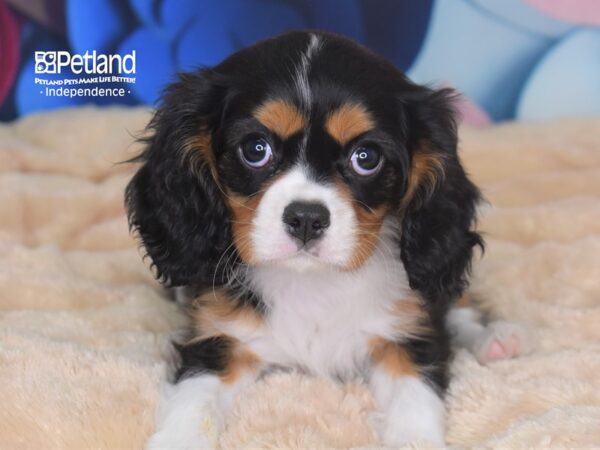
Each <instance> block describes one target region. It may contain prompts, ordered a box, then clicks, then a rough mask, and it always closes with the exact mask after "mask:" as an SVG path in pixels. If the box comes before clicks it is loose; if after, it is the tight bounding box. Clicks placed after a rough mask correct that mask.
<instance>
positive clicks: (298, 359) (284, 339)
mask: <svg viewBox="0 0 600 450" xmlns="http://www.w3.org/2000/svg"><path fill="white" fill-rule="evenodd" d="M248 279H249V281H250V282H251V283H252V285H253V287H254V288H255V289H256V290H257V291H258V293H259V294H260V296H261V297H262V299H263V301H264V302H265V303H266V305H267V306H268V309H269V312H268V315H267V321H266V324H265V326H264V327H263V328H261V330H257V331H256V332H255V333H251V334H248V335H245V336H243V337H242V336H239V337H240V338H241V339H242V340H243V341H245V343H246V344H247V345H248V346H249V347H250V348H251V349H252V350H253V351H254V352H256V353H257V354H258V355H259V357H260V358H261V359H262V360H263V361H265V362H268V363H270V364H280V365H285V366H298V367H301V368H303V369H305V370H308V371H310V372H312V373H315V374H319V375H329V376H340V377H342V378H349V377H352V376H354V375H356V373H357V371H359V370H360V369H361V366H362V363H363V362H364V361H365V357H366V355H367V350H368V341H369V339H370V338H372V337H375V336H381V337H384V338H389V339H397V338H398V337H399V334H401V331H400V333H399V328H398V316H397V314H396V315H394V314H393V313H392V310H393V308H394V306H395V305H397V304H398V302H399V301H402V299H403V298H406V297H407V294H408V293H409V291H410V290H409V288H408V282H407V279H406V274H405V272H404V267H403V265H402V263H401V262H400V261H399V260H398V259H397V258H395V257H394V255H392V254H391V253H390V252H389V249H386V251H383V250H382V249H379V250H378V251H377V252H376V253H375V254H374V255H373V256H372V257H371V258H370V259H369V260H368V261H367V262H366V263H365V264H364V265H363V266H362V268H361V269H360V270H358V271H354V272H339V271H333V270H323V271H321V272H316V271H310V272H304V273H299V272H297V271H294V270H291V269H286V268H276V267H269V268H259V269H253V271H252V273H251V274H249V276H248Z"/></svg>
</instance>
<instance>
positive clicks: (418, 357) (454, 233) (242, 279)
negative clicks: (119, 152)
mask: <svg viewBox="0 0 600 450" xmlns="http://www.w3.org/2000/svg"><path fill="white" fill-rule="evenodd" d="M452 99H453V93H452V92H451V91H450V90H448V89H442V90H433V89H430V88H428V87H423V86H419V85H416V84H414V83H412V82H411V81H410V80H408V79H407V78H406V77H405V76H404V75H403V74H402V73H401V72H400V71H398V70H397V69H396V68H395V67H394V66H393V65H392V64H391V63H389V62H387V61H386V60H384V59H382V58H381V57H379V56H377V55H375V54H373V53H371V52H370V51H368V50H367V49H365V48H363V47H361V46H359V45H357V44H356V43H354V42H352V41H350V40H347V39H345V38H342V37H339V36H336V35H332V34H328V33H322V32H303V31H298V32H291V33H288V34H285V35H282V36H279V37H275V38H273V39H268V40H265V41H262V42H260V43H258V44H256V45H254V46H252V47H249V48H246V49H243V50H241V51H239V52H237V53H235V54H234V55H232V56H230V57H229V58H227V59H226V60H225V61H223V62H222V63H220V64H219V65H217V66H216V67H213V68H209V69H202V70H198V71H196V72H192V73H186V74H182V75H180V76H179V79H178V81H176V82H175V83H174V84H172V85H171V86H169V87H168V88H167V89H166V91H165V93H164V95H163V98H162V101H161V103H160V105H159V107H158V109H157V111H156V113H155V115H154V117H153V119H152V121H151V123H150V125H149V129H150V130H151V135H150V136H149V137H147V138H146V148H145V150H144V151H143V153H142V154H141V155H140V156H139V157H138V158H136V159H135V160H136V161H139V162H141V163H142V165H141V167H140V168H139V170H138V172H137V173H136V175H135V176H134V178H133V179H132V181H131V182H130V184H129V186H128V187H127V192H126V202H127V207H128V211H129V220H130V224H131V227H132V228H133V229H134V230H135V231H136V232H137V234H139V237H140V238H141V240H142V242H143V245H144V246H145V248H146V252H147V255H148V256H149V257H150V258H151V260H152V265H153V267H154V270H155V272H156V275H157V277H158V278H159V280H161V281H162V282H163V283H164V284H165V285H166V286H171V287H182V289H183V290H185V293H186V299H185V301H183V302H182V303H183V305H182V306H183V308H184V309H185V311H186V312H187V314H188V315H189V319H190V327H189V330H188V334H187V335H186V336H185V338H184V339H183V340H182V341H181V342H179V343H177V344H176V350H177V353H178V358H177V360H178V363H177V371H176V374H175V376H174V382H173V384H172V385H169V386H168V389H167V391H168V392H166V394H165V395H166V397H165V398H164V401H163V404H162V406H161V408H160V412H159V418H158V425H157V431H156V433H155V434H154V435H153V436H152V437H151V439H150V441H149V444H148V445H149V447H151V448H161V447H171V448H190V449H191V448H198V449H204V448H214V447H215V446H216V444H217V442H218V433H219V431H220V430H222V429H223V426H224V419H225V416H226V414H227V412H228V410H229V409H230V407H231V405H232V403H233V401H234V399H235V397H236V396H237V395H238V394H239V393H240V392H241V391H242V390H243V389H244V387H245V386H248V385H249V384H250V383H253V382H254V381H255V380H256V379H257V378H259V377H260V376H261V375H262V374H264V373H265V372H267V371H269V370H273V369H276V368H288V369H298V370H302V371H305V372H307V373H310V374H314V375H318V376H324V377H331V378H333V379H336V380H342V381H343V380H350V379H356V378H360V379H363V380H364V381H365V383H366V384H367V385H368V387H369V388H370V390H371V392H372V394H373V398H374V400H375V404H376V412H375V413H374V416H373V417H374V424H375V428H376V431H377V432H378V434H379V437H380V439H381V442H382V443H383V444H385V445H388V446H392V447H398V446H401V445H404V444H407V443H409V442H413V441H427V442H429V443H432V444H434V445H444V404H443V394H444V390H445V388H446V386H447V385H448V373H447V366H448V360H449V356H450V335H451V334H454V337H455V338H456V341H457V342H459V343H460V344H461V345H463V346H465V347H468V348H470V349H471V350H473V351H474V353H475V354H476V355H479V356H480V359H482V360H485V359H486V358H487V359H494V358H496V357H500V358H501V357H505V356H507V355H508V356H510V355H512V354H515V353H519V352H521V351H522V350H523V349H522V348H520V347H519V346H520V342H519V341H518V338H519V336H515V332H514V329H512V328H510V326H508V327H504V328H503V327H502V326H497V327H496V329H495V330H493V331H492V332H490V331H489V327H485V326H484V325H482V324H480V323H478V320H477V317H476V313H475V312H474V310H472V309H471V308H469V307H465V306H464V305H463V307H462V308H456V309H453V308H452V305H453V303H454V302H455V301H456V300H458V299H459V298H460V297H461V295H462V294H463V291H464V290H465V288H466V286H467V277H468V272H469V266H470V262H471V258H472V256H473V251H474V248H475V247H477V246H482V239H481V237H480V236H479V234H477V233H476V232H475V231H473V229H472V228H473V225H474V220H475V212H476V205H477V202H478V200H479V198H480V194H479V191H478V190H477V188H476V187H475V186H474V185H473V183H472V182H471V181H469V179H468V177H467V176H466V174H465V171H464V170H463V167H462V166H461V163H460V160H459V158H458V156H457V133H456V124H455V119H454V115H453V110H452V105H451V103H452ZM496 325H502V324H496ZM513 344H514V345H513Z"/></svg>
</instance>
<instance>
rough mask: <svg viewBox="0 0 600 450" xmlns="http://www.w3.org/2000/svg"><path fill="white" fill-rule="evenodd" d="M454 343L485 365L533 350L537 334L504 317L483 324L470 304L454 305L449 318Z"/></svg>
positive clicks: (479, 315) (447, 321)
mask: <svg viewBox="0 0 600 450" xmlns="http://www.w3.org/2000/svg"><path fill="white" fill-rule="evenodd" d="M446 324H447V326H448V330H449V331H450V334H451V336H452V341H453V343H454V345H456V346H457V347H460V348H465V349H467V350H469V351H470V352H471V353H473V355H475V357H476V358H477V360H478V361H479V362H480V363H482V364H487V363H490V362H493V361H497V360H501V359H508V358H513V357H516V356H519V355H523V354H526V353H529V352H530V351H531V350H532V349H533V343H534V337H533V334H532V332H531V331H529V330H528V329H527V328H526V327H524V326H522V325H520V324H518V323H515V322H507V321H503V320H496V321H492V322H489V323H487V324H485V325H484V324H483V323H482V320H481V314H480V313H479V312H478V311H477V310H476V309H474V308H472V307H470V306H459V307H455V308H452V309H451V310H450V312H449V313H448V317H447V319H446Z"/></svg>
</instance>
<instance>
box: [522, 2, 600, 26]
mask: <svg viewBox="0 0 600 450" xmlns="http://www.w3.org/2000/svg"><path fill="white" fill-rule="evenodd" d="M527 2H528V3H529V4H530V5H531V6H533V7H535V8H537V9H539V10H540V11H541V12H542V13H544V14H546V15H548V16H551V17H555V18H557V19H562V20H564V21H565V22H572V23H578V24H586V25H595V26H599V25H600V1H599V0H527Z"/></svg>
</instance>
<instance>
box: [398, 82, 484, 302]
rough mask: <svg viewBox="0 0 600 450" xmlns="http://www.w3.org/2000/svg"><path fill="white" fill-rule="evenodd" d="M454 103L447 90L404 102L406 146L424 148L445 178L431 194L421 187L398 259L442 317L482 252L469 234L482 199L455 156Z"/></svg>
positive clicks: (477, 240) (405, 223) (409, 209)
mask: <svg viewBox="0 0 600 450" xmlns="http://www.w3.org/2000/svg"><path fill="white" fill-rule="evenodd" d="M453 98H454V97H453V93H452V91H451V90H449V89H442V90H440V91H432V90H430V89H427V88H419V90H418V91H417V92H416V93H415V96H414V98H412V99H411V101H409V102H408V115H409V130H410V133H411V137H410V142H409V143H410V145H411V147H412V148H413V149H416V148H417V147H418V146H419V145H424V144H425V145H426V146H427V147H428V148H427V151H428V152H430V153H432V154H433V155H434V156H436V157H437V158H438V159H439V161H441V163H442V165H443V175H442V176H438V177H437V178H438V180H437V183H436V184H435V186H434V187H433V189H432V190H428V188H431V187H421V188H420V191H417V193H416V196H415V198H414V199H413V201H412V202H411V203H410V204H409V205H408V206H407V207H406V210H405V212H404V218H403V225H402V237H401V249H402V253H401V255H402V261H403V263H404V266H405V268H406V271H407V274H408V278H409V282H410V286H411V288H413V289H415V290H418V291H419V292H420V293H421V294H422V295H423V297H424V298H425V300H426V301H427V302H428V304H429V305H430V306H431V307H434V308H435V309H439V311H440V312H443V311H445V310H446V308H447V307H448V305H449V304H450V302H451V301H453V300H455V299H456V298H458V297H459V296H460V295H461V294H462V292H463V291H464V289H465V288H466V287H467V285H468V275H469V271H470V265H471V259H472V256H473V248H474V247H475V246H480V247H481V248H483V241H482V239H481V237H480V236H479V234H477V233H476V232H474V231H472V227H473V225H474V222H475V214H476V205H477V202H478V201H479V199H480V194H479V191H478V189H477V188H476V187H475V185H473V183H471V181H470V180H469V179H468V178H467V175H466V174H465V171H464V170H463V167H462V165H461V163H460V160H459V158H458V155H457V148H456V147H457V132H456V123H455V119H454V112H453V109H452V101H453ZM414 151H416V150H413V156H414Z"/></svg>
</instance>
